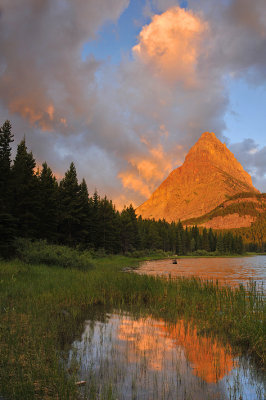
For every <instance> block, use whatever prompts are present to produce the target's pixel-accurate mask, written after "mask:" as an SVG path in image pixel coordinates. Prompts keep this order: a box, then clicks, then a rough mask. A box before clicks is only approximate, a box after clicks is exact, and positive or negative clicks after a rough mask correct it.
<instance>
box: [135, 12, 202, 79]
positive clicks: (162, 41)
mask: <svg viewBox="0 0 266 400" xmlns="http://www.w3.org/2000/svg"><path fill="white" fill-rule="evenodd" d="M207 29H208V25H207V23H206V22H204V21H203V20H202V19H201V18H200V17H199V16H197V15H195V14H194V13H193V12H192V11H186V10H184V9H182V8H180V7H173V8H171V9H169V10H167V11H166V12H164V13H163V14H161V15H155V16H153V18H152V21H151V23H150V24H149V25H146V26H144V27H143V28H142V30H141V32H140V34H139V43H138V44H137V45H136V46H134V47H133V53H134V54H135V56H136V57H138V58H139V59H140V60H141V61H143V62H144V63H146V64H148V65H149V67H150V68H151V69H153V70H154V71H155V72H157V73H158V74H159V75H163V77H164V78H165V79H167V80H170V81H173V80H174V81H177V80H178V81H179V82H181V83H182V84H184V85H187V86H193V85H195V84H196V83H197V78H196V66H197V62H198V58H199V56H200V54H202V53H203V46H201V44H202V40H203V38H204V35H203V33H204V32H206V31H207Z"/></svg>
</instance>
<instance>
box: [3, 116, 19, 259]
mask: <svg viewBox="0 0 266 400" xmlns="http://www.w3.org/2000/svg"><path fill="white" fill-rule="evenodd" d="M12 142H13V135H12V133H11V124H10V122H9V121H6V122H5V123H4V124H3V126H2V127H1V128H0V256H3V257H7V256H9V255H11V254H12V251H13V242H14V237H15V233H16V232H15V219H14V217H13V215H12V208H11V192H10V181H11V143H12Z"/></svg>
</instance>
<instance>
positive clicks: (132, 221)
mask: <svg viewBox="0 0 266 400" xmlns="http://www.w3.org/2000/svg"><path fill="white" fill-rule="evenodd" d="M12 142H13V134H12V128H11V124H10V122H9V121H6V122H5V123H4V124H3V125H2V127H1V128H0V251H1V255H2V256H10V255H12V254H13V252H14V240H15V238H18V237H24V238H30V239H45V240H47V241H48V242H50V243H58V244H64V245H68V246H71V247H79V248H80V249H94V250H99V249H104V251H105V252H106V253H128V252H134V251H140V250H143V251H144V250H151V249H161V250H163V251H166V252H167V251H170V252H173V253H176V254H178V255H183V254H187V253H193V252H195V251H206V252H210V251H212V252H213V251H218V252H220V253H242V252H243V241H242V238H241V236H239V235H233V234H232V233H231V232H227V233H224V234H223V233H219V234H217V233H215V232H213V230H212V229H209V230H207V229H206V228H204V229H199V228H198V227H197V226H193V227H191V228H187V227H186V228H184V227H183V225H182V223H181V222H180V221H179V222H172V223H168V222H166V221H165V220H159V221H155V220H143V219H142V218H141V217H137V216H136V213H135V210H134V208H133V206H132V205H130V206H129V207H124V209H123V210H122V211H121V212H119V211H117V210H116V208H115V205H114V204H113V203H112V200H109V199H107V197H106V196H105V197H103V198H101V197H100V196H99V194H98V193H97V191H95V192H94V193H93V194H92V195H91V196H90V195H89V193H88V188H87V184H86V181H85V180H84V179H83V180H82V182H81V183H79V182H78V179H77V172H76V168H75V165H74V163H73V162H72V163H71V164H70V166H69V169H68V170H67V171H66V173H65V176H64V178H63V179H62V180H61V181H60V182H58V181H57V179H56V177H55V176H54V174H53V172H52V170H51V168H50V167H49V166H48V165H47V163H46V162H44V163H43V164H42V168H41V170H38V169H37V170H36V161H35V159H34V157H33V154H32V152H30V151H28V149H27V146H26V142H25V139H23V140H22V141H21V142H20V143H19V145H18V146H17V151H16V156H15V158H14V160H11V145H12Z"/></svg>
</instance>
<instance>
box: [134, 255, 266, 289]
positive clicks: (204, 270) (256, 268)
mask: <svg viewBox="0 0 266 400" xmlns="http://www.w3.org/2000/svg"><path fill="white" fill-rule="evenodd" d="M136 273H138V274H148V275H160V276H168V275H169V274H171V276H173V277H175V276H198V277H200V278H203V279H212V280H214V281H216V280H218V281H219V282H221V283H226V284H229V285H232V286H235V285H238V284H240V283H242V284H247V282H248V281H249V280H250V279H253V280H255V281H256V282H257V283H258V284H259V285H261V284H263V283H264V284H265V283H266V256H255V257H234V258H183V259H178V260H177V264H176V265H175V264H173V263H172V260H170V259H167V260H156V261H145V262H144V263H142V264H141V266H140V268H139V269H138V270H136Z"/></svg>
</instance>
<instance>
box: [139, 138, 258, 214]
mask: <svg viewBox="0 0 266 400" xmlns="http://www.w3.org/2000/svg"><path fill="white" fill-rule="evenodd" d="M240 192H258V191H257V189H255V188H254V186H253V185H252V180H251V177H250V175H249V174H248V173H247V172H246V171H244V169H243V167H242V165H241V164H240V163H239V162H238V161H237V159H236V158H235V156H234V154H233V153H232V152H231V151H230V150H229V149H228V148H227V147H226V145H225V144H224V143H222V142H221V141H220V140H219V139H218V138H217V137H216V136H215V134H214V133H213V132H204V133H203V134H202V135H201V137H200V138H199V140H198V141H197V142H196V143H195V144H194V146H193V147H192V148H191V149H190V150H189V152H188V154H187V156H186V158H185V162H184V164H183V165H182V166H181V167H179V168H177V169H175V170H174V171H172V172H171V174H170V175H169V176H168V178H166V180H165V181H164V182H163V183H162V184H161V185H160V186H159V187H158V189H156V190H155V192H154V193H153V194H152V196H151V198H150V199H149V200H147V201H146V202H145V203H143V204H142V205H141V206H140V207H138V208H137V213H138V214H139V215H142V217H143V218H155V219H159V218H161V219H163V218H165V219H166V220H167V221H176V220H178V219H181V220H184V219H187V218H194V217H195V216H201V215H203V214H204V213H207V212H209V211H210V210H212V209H213V208H215V207H216V206H218V205H219V204H220V203H221V202H223V201H224V200H225V199H226V198H227V197H228V196H233V195H235V194H237V193H240Z"/></svg>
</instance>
